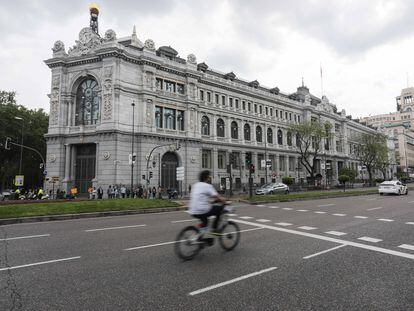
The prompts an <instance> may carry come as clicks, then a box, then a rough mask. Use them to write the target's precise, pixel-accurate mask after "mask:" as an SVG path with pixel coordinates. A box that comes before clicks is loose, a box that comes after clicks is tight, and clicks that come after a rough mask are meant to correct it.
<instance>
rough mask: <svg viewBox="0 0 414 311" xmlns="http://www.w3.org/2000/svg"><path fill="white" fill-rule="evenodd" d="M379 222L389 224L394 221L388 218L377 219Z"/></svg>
mask: <svg viewBox="0 0 414 311" xmlns="http://www.w3.org/2000/svg"><path fill="white" fill-rule="evenodd" d="M378 220H379V221H386V222H391V221H394V219H388V218H379V219H378Z"/></svg>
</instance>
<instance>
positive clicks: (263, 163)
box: [260, 160, 266, 168]
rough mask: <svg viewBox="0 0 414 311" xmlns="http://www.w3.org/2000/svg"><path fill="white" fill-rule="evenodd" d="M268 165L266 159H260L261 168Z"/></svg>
mask: <svg viewBox="0 0 414 311" xmlns="http://www.w3.org/2000/svg"><path fill="white" fill-rule="evenodd" d="M265 166H266V160H261V161H260V168H264V167H265Z"/></svg>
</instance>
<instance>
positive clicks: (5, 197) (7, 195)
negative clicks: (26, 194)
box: [0, 190, 13, 201]
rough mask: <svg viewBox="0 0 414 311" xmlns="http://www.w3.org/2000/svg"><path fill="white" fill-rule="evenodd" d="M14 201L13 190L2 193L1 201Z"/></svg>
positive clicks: (0, 194) (0, 195)
mask: <svg viewBox="0 0 414 311" xmlns="http://www.w3.org/2000/svg"><path fill="white" fill-rule="evenodd" d="M10 199H13V191H12V190H4V191H2V192H1V193H0V201H4V200H10Z"/></svg>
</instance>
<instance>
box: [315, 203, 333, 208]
mask: <svg viewBox="0 0 414 311" xmlns="http://www.w3.org/2000/svg"><path fill="white" fill-rule="evenodd" d="M334 205H335V204H333V203H330V204H322V205H318V207H327V206H334Z"/></svg>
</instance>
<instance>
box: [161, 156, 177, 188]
mask: <svg viewBox="0 0 414 311" xmlns="http://www.w3.org/2000/svg"><path fill="white" fill-rule="evenodd" d="M177 167H178V157H177V155H176V154H175V153H174V152H167V153H165V154H164V155H163V156H162V159H161V187H162V188H165V189H177V190H178V182H177V175H176V169H177Z"/></svg>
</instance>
